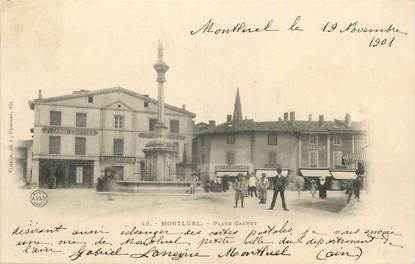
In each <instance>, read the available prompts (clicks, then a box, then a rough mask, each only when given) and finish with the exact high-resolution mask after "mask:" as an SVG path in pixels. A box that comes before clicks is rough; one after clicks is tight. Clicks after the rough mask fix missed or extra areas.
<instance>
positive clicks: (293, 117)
mask: <svg viewBox="0 0 415 264" xmlns="http://www.w3.org/2000/svg"><path fill="white" fill-rule="evenodd" d="M294 122H295V112H294V111H291V112H290V121H289V124H290V125H294Z"/></svg>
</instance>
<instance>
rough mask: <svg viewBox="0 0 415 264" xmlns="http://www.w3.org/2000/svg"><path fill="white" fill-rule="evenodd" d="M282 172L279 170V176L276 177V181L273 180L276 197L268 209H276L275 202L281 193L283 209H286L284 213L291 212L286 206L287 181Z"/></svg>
mask: <svg viewBox="0 0 415 264" xmlns="http://www.w3.org/2000/svg"><path fill="white" fill-rule="evenodd" d="M281 171H282V170H281V168H277V175H276V176H275V177H274V180H273V187H274V195H273V196H272V202H271V206H270V208H268V209H269V210H273V209H274V206H275V201H276V200H277V195H278V193H280V196H281V202H282V208H284V211H289V210H288V209H287V206H286V204H285V195H284V191H285V184H286V179H285V177H284V176H282V175H281Z"/></svg>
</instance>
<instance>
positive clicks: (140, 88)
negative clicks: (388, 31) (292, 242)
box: [1, 1, 410, 138]
mask: <svg viewBox="0 0 415 264" xmlns="http://www.w3.org/2000/svg"><path fill="white" fill-rule="evenodd" d="M294 4H295V2H292V4H290V3H279V4H270V2H265V1H264V2H258V4H256V5H252V4H249V2H245V1H230V2H228V3H227V4H221V5H219V4H218V2H216V1H206V2H191V1H160V2H157V3H152V2H150V1H22V2H20V1H16V2H13V3H12V4H10V5H8V6H7V5H6V6H5V7H4V9H3V12H2V16H1V38H2V42H1V90H2V102H8V101H13V102H14V113H15V130H16V135H17V137H18V138H30V133H29V130H30V128H31V127H33V111H31V110H30V109H29V105H28V103H27V102H28V101H29V100H32V99H35V98H37V96H38V90H39V89H42V94H43V97H52V96H59V95H64V94H69V93H72V91H73V90H80V89H86V90H96V89H103V88H109V87H115V86H121V87H124V88H127V89H130V90H132V91H135V92H137V93H140V94H149V95H150V96H151V97H153V98H157V83H156V81H155V80H156V72H155V71H154V69H153V67H152V65H153V64H154V63H155V61H156V59H157V42H158V40H159V39H160V40H161V41H162V42H163V44H164V46H165V52H164V57H165V61H166V63H167V64H168V65H169V66H170V70H169V71H168V72H167V75H166V79H167V82H166V84H165V98H166V102H167V103H169V104H173V105H175V106H178V107H181V106H182V105H183V104H185V105H186V108H187V109H188V110H189V111H192V112H194V113H196V118H195V121H196V122H201V121H203V122H207V121H208V120H211V119H212V120H216V122H217V123H222V122H223V121H225V118H226V115H227V114H232V111H233V103H234V98H235V93H236V89H237V88H238V87H239V90H240V96H241V101H242V114H243V116H244V117H245V116H246V117H248V118H253V119H255V120H257V121H272V120H277V119H278V117H282V116H283V113H284V112H289V111H295V112H296V118H297V119H301V120H306V119H307V118H308V115H309V114H312V115H313V119H314V120H317V119H318V115H320V114H324V115H325V119H326V120H332V119H334V118H337V119H343V118H344V116H345V115H346V113H350V114H351V116H352V120H353V121H359V120H363V119H366V118H369V117H370V115H373V114H376V110H377V109H378V107H381V105H382V103H383V101H382V99H381V100H380V101H379V100H378V102H377V103H375V104H374V103H373V102H374V100H373V99H374V97H376V96H378V95H377V91H379V89H381V90H382V91H385V92H382V93H383V94H382V96H388V94H390V95H393V94H394V92H395V91H394V90H393V89H390V90H387V89H386V88H385V87H393V86H394V85H398V86H399V85H405V84H406V83H404V81H405V80H402V83H399V80H398V82H397V81H396V78H395V75H396V73H397V71H398V68H395V67H392V66H390V67H382V65H388V62H389V61H392V60H393V59H395V58H396V56H401V58H400V59H402V60H403V61H404V62H405V61H407V62H408V60H407V59H406V58H405V57H404V56H402V55H401V54H400V53H399V50H397V49H389V51H387V52H385V49H384V50H379V49H377V50H376V49H369V48H368V42H369V41H370V38H371V35H366V36H360V35H359V36H357V35H352V34H350V35H339V34H325V33H323V32H321V30H320V28H321V27H322V26H323V25H324V23H326V22H327V21H338V22H339V24H342V25H347V23H348V22H350V21H353V20H354V19H359V21H361V23H363V24H364V23H367V24H369V25H377V24H378V23H379V24H381V25H384V24H385V20H384V17H383V16H382V15H379V17H372V18H371V19H370V20H369V19H367V20H365V18H366V17H367V12H368V11H369V10H367V9H365V8H362V7H361V6H360V5H362V4H361V3H359V1H351V4H350V10H353V16H352V15H351V14H349V13H348V12H345V13H344V14H343V15H342V16H340V17H339V16H338V15H337V16H334V15H333V11H335V10H337V6H336V4H335V1H330V2H329V1H327V2H326V3H324V1H321V2H319V3H315V4H311V3H308V2H303V4H302V5H297V6H296V7H295V8H293V6H294ZM389 5H390V10H391V12H393V10H394V8H397V7H395V6H394V5H393V3H390V4H389ZM270 7H274V8H270ZM377 7H378V6H377V5H376V4H374V5H372V8H371V10H370V11H371V12H374V13H376V8H377ZM383 7H384V6H383ZM379 8H380V5H379ZM336 13H337V14H338V12H336ZM383 13H385V12H383ZM299 15H300V16H301V21H300V25H301V27H302V29H303V31H302V32H288V31H287V30H286V29H287V28H288V27H289V26H290V25H291V23H292V22H293V21H294V19H295V18H296V17H297V16H299ZM385 15H387V14H385ZM209 19H212V20H213V21H214V22H215V25H216V24H217V25H218V26H222V27H231V26H233V25H235V24H236V23H238V22H246V23H247V24H248V25H256V26H264V25H266V23H267V22H268V21H269V20H270V19H273V20H274V24H273V25H274V26H275V27H276V28H278V30H279V31H278V32H262V33H256V34H229V35H213V34H196V35H191V34H190V31H191V30H195V29H197V28H199V27H201V26H202V25H204V24H206V22H207V21H208V20H209ZM369 22H370V23H369ZM393 22H394V23H396V24H399V23H400V21H399V18H396V21H393ZM397 38H398V39H397V40H395V41H396V42H400V43H399V45H409V44H410V43H409V42H408V40H407V39H405V38H403V37H400V36H397ZM372 75H376V76H383V79H382V81H380V80H379V79H377V78H368V77H370V76H372ZM382 98H383V97H382ZM391 100H394V99H393V98H391ZM389 102H390V101H389ZM391 103H399V102H397V101H393V102H391Z"/></svg>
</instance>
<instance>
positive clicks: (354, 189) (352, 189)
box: [347, 178, 361, 203]
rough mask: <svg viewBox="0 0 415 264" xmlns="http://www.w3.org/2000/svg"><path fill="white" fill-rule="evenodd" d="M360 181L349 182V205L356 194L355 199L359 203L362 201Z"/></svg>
mask: <svg viewBox="0 0 415 264" xmlns="http://www.w3.org/2000/svg"><path fill="white" fill-rule="evenodd" d="M360 186H361V184H360V181H359V179H357V178H356V179H354V180H351V181H349V184H348V188H347V189H348V198H347V203H349V202H350V198H351V197H352V194H353V193H354V198H355V199H356V200H357V201H359V200H360Z"/></svg>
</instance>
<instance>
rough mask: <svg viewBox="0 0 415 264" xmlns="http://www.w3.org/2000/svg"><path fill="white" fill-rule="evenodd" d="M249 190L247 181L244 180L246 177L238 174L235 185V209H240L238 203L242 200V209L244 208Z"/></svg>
mask: <svg viewBox="0 0 415 264" xmlns="http://www.w3.org/2000/svg"><path fill="white" fill-rule="evenodd" d="M247 188H248V186H247V183H246V181H245V180H244V176H243V175H242V173H239V174H238V179H237V180H236V181H235V183H234V185H233V189H234V190H235V208H237V207H238V201H239V200H241V207H242V208H244V199H245V196H246V193H247V192H246V189H247Z"/></svg>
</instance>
